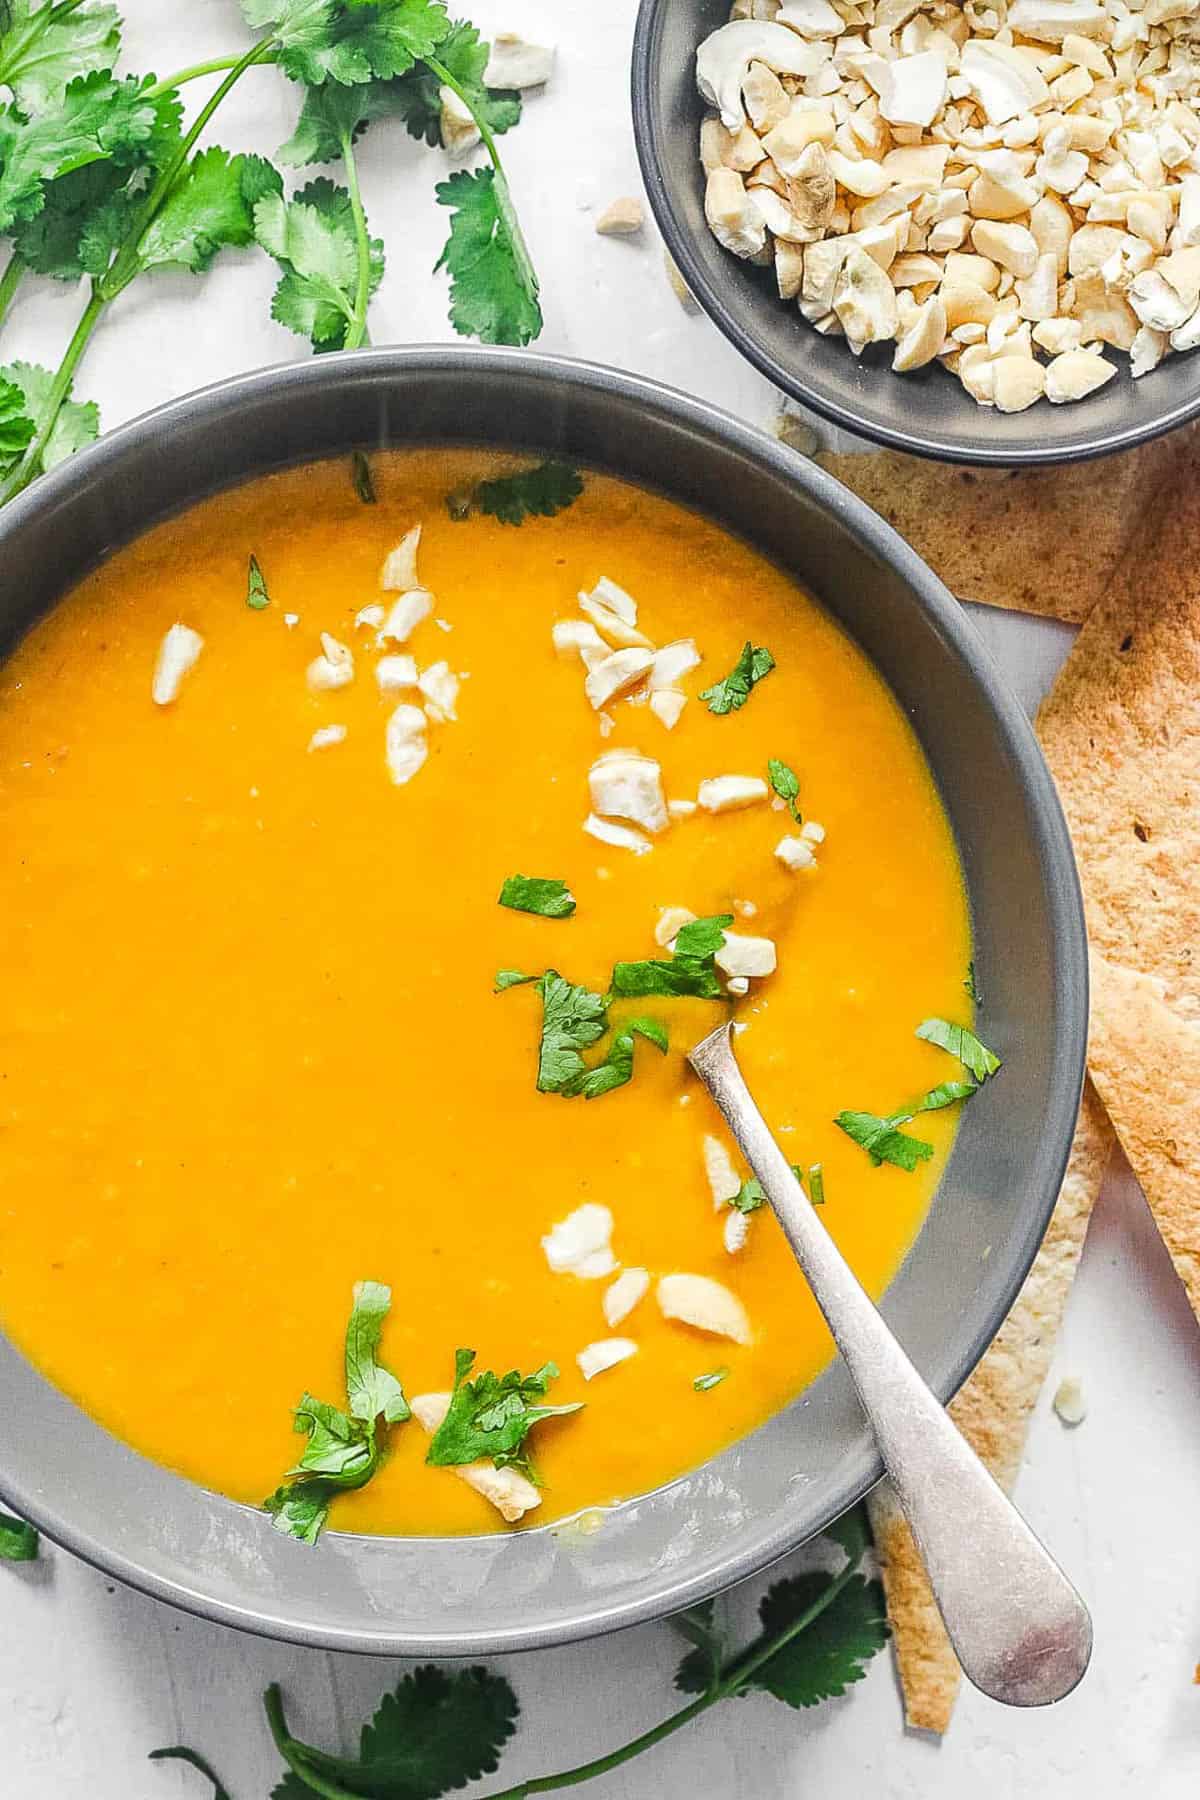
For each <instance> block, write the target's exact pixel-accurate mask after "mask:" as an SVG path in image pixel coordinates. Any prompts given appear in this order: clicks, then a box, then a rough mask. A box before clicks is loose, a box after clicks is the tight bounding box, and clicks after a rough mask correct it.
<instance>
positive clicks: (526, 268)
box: [431, 63, 542, 344]
mask: <svg viewBox="0 0 1200 1800" xmlns="http://www.w3.org/2000/svg"><path fill="white" fill-rule="evenodd" d="M431 67H433V68H434V69H435V70H436V68H437V64H436V63H432V64H431ZM484 142H485V143H487V134H486V133H485V135H484ZM491 149H492V152H493V156H495V146H494V145H492V146H491ZM434 194H435V196H436V198H437V202H438V205H439V206H446V207H449V208H450V213H451V218H450V236H449V237H448V238H447V240H446V246H445V249H444V250H443V251H442V254H441V255H440V256H439V257H438V260H437V262H436V263H435V264H434V268H435V269H445V270H446V271H447V273H448V274H449V276H450V323H451V324H452V325H453V327H454V329H455V331H457V332H461V333H462V335H463V336H464V337H477V338H478V339H479V340H480V342H481V343H484V344H528V343H530V342H531V341H532V340H533V339H534V338H535V337H537V336H538V334H539V333H540V331H541V329H542V309H541V306H540V305H539V303H538V292H539V287H538V278H537V274H536V272H535V270H534V267H533V263H532V261H531V260H530V256H529V251H528V249H527V248H526V245H525V239H524V237H523V236H522V233H521V227H520V224H519V223H518V221H517V215H516V212H515V211H514V209H513V203H512V196H511V195H510V193H509V189H508V182H507V181H506V180H505V178H504V175H503V173H502V172H501V170H500V167H499V162H498V159H497V161H496V163H495V166H494V167H493V168H490V169H475V170H467V169H459V170H457V171H456V172H455V173H454V174H453V175H451V177H450V179H449V181H441V182H439V183H438V185H437V187H436V188H435V189H434Z"/></svg>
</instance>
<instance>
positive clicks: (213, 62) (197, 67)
mask: <svg viewBox="0 0 1200 1800" xmlns="http://www.w3.org/2000/svg"><path fill="white" fill-rule="evenodd" d="M240 61H241V57H240V56H214V57H211V58H210V59H209V61H208V62H198V63H191V64H190V65H189V66H188V67H187V68H186V69H177V70H176V71H175V73H174V75H166V76H164V77H163V79H162V80H161V81H156V82H155V83H154V86H153V87H150V88H147V89H146V91H145V93H144V94H143V95H142V98H143V99H144V100H159V99H161V98H162V96H163V95H164V94H169V93H170V92H171V90H172V88H178V87H183V85H184V83H185V82H188V81H199V80H200V79H201V77H202V76H205V75H219V74H220V73H221V71H222V69H235V68H236V67H237V65H238V63H239V62H240ZM258 61H259V62H260V63H267V62H274V61H275V55H274V53H272V54H271V56H269V57H266V56H260V57H259V58H258Z"/></svg>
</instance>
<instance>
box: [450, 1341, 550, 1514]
mask: <svg viewBox="0 0 1200 1800" xmlns="http://www.w3.org/2000/svg"><path fill="white" fill-rule="evenodd" d="M474 1366H475V1352H474V1350H456V1351H455V1353H454V1391H453V1393H452V1394H451V1397H450V1408H449V1411H448V1412H447V1414H446V1416H445V1418H444V1419H443V1420H442V1422H441V1424H440V1425H439V1426H438V1428H437V1430H436V1431H435V1432H434V1434H433V1437H432V1439H431V1441H430V1445H429V1450H428V1452H427V1454H426V1457H425V1461H426V1462H427V1463H431V1464H432V1465H433V1466H434V1467H435V1468H456V1467H459V1466H461V1465H462V1464H463V1463H473V1462H480V1461H481V1460H484V1459H488V1460H490V1461H492V1462H494V1463H495V1465H496V1467H497V1468H498V1469H504V1468H515V1469H519V1470H520V1471H521V1473H522V1474H523V1475H524V1476H526V1477H527V1479H528V1480H530V1481H533V1482H535V1483H536V1482H537V1476H536V1474H535V1472H534V1468H533V1464H532V1462H531V1461H530V1456H529V1451H528V1450H527V1448H526V1445H525V1440H526V1438H527V1437H528V1436H529V1433H530V1432H531V1431H532V1430H533V1428H534V1426H535V1425H536V1424H538V1423H539V1421H540V1420H542V1419H557V1418H563V1417H565V1416H566V1414H568V1413H576V1412H581V1411H582V1410H583V1407H582V1402H581V1401H578V1400H575V1401H572V1402H571V1403H570V1404H568V1405H565V1406H546V1405H544V1404H543V1402H544V1400H545V1397H546V1394H547V1393H548V1391H549V1388H550V1383H551V1382H552V1381H556V1380H557V1379H558V1373H559V1371H558V1365H557V1363H552V1362H548V1363H543V1364H542V1366H541V1368H540V1369H535V1370H534V1372H533V1374H532V1375H522V1374H521V1372H520V1370H519V1369H510V1370H509V1371H508V1373H507V1375H494V1374H493V1373H492V1371H491V1370H490V1369H485V1370H484V1371H483V1373H482V1374H480V1375H476V1376H475V1378H474V1379H473V1380H472V1379H470V1375H471V1370H472V1368H473V1367H474Z"/></svg>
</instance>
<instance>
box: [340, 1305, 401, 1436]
mask: <svg viewBox="0 0 1200 1800" xmlns="http://www.w3.org/2000/svg"><path fill="white" fill-rule="evenodd" d="M391 1304H392V1290H391V1288H389V1287H385V1286H384V1284H383V1283H382V1282H380V1281H359V1282H356V1283H355V1286H354V1305H353V1308H352V1310H351V1313H350V1323H349V1325H347V1327H346V1397H347V1399H348V1400H349V1402H350V1413H351V1416H352V1417H353V1418H355V1419H361V1420H363V1421H364V1422H365V1423H371V1422H373V1421H374V1420H375V1419H379V1418H383V1419H386V1420H387V1422H388V1424H389V1425H400V1424H402V1423H403V1422H404V1420H405V1419H408V1418H411V1417H412V1411H411V1408H410V1407H409V1404H408V1401H407V1400H406V1399H405V1398H404V1389H403V1388H402V1387H401V1386H400V1383H399V1382H398V1381H397V1380H396V1377H395V1376H394V1375H393V1374H391V1373H390V1371H389V1370H387V1369H385V1368H384V1367H383V1366H382V1364H380V1363H379V1362H377V1361H376V1356H375V1353H376V1351H377V1350H378V1349H379V1339H380V1335H381V1333H382V1331H383V1321H384V1320H385V1319H386V1318H387V1316H388V1311H389V1309H390V1307H391Z"/></svg>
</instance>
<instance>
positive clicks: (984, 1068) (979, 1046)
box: [834, 1019, 1002, 1174]
mask: <svg viewBox="0 0 1200 1800" xmlns="http://www.w3.org/2000/svg"><path fill="white" fill-rule="evenodd" d="M915 1035H916V1036H917V1037H919V1038H922V1039H923V1040H924V1041H925V1042H926V1043H929V1044H936V1045H937V1046H938V1048H939V1049H941V1050H946V1051H948V1052H949V1054H950V1055H951V1056H953V1057H956V1058H957V1059H958V1061H959V1062H961V1063H962V1064H963V1066H964V1068H965V1069H966V1070H967V1071H968V1073H969V1074H970V1076H971V1080H970V1081H941V1082H939V1083H938V1085H937V1086H936V1087H932V1088H930V1089H929V1091H928V1093H926V1094H923V1095H922V1096H921V1098H920V1099H919V1100H914V1101H913V1102H912V1104H911V1105H910V1106H908V1107H906V1108H904V1109H903V1110H902V1111H900V1112H896V1113H892V1114H890V1115H889V1116H888V1117H887V1118H881V1117H880V1116H879V1114H878V1113H872V1112H840V1113H838V1115H837V1117H836V1118H835V1119H834V1124H835V1125H837V1126H839V1127H840V1128H841V1130H842V1131H844V1132H845V1133H846V1136H847V1137H850V1138H853V1140H854V1142H855V1143H856V1144H861V1146H862V1148H863V1149H864V1150H865V1151H866V1153H867V1155H868V1156H869V1157H870V1159H871V1166H872V1168H876V1169H877V1168H878V1167H879V1165H880V1164H881V1163H885V1162H886V1163H891V1164H893V1165H894V1167H896V1168H898V1169H905V1170H907V1171H908V1173H909V1174H911V1173H912V1171H913V1170H914V1169H915V1168H916V1167H917V1165H918V1164H919V1163H922V1162H928V1160H929V1158H930V1157H931V1156H932V1155H933V1145H932V1144H930V1143H928V1142H927V1141H926V1140H925V1139H924V1138H918V1137H913V1136H912V1135H911V1133H909V1132H906V1131H902V1130H901V1126H904V1125H908V1124H910V1123H911V1122H912V1120H913V1119H914V1118H915V1117H916V1115H917V1114H918V1113H926V1112H939V1111H940V1110H941V1109H942V1108H943V1107H945V1106H953V1105H954V1104H955V1103H956V1102H957V1101H959V1100H969V1099H970V1098H971V1096H972V1094H976V1093H978V1091H979V1089H980V1088H981V1087H982V1085H983V1083H984V1082H985V1081H989V1080H990V1079H991V1077H992V1076H993V1075H994V1074H995V1073H996V1072H997V1070H998V1069H1000V1068H1001V1067H1002V1064H1001V1061H1000V1058H999V1057H998V1056H997V1055H996V1054H995V1053H994V1052H993V1051H991V1050H989V1049H988V1047H987V1045H986V1044H983V1043H981V1042H980V1040H979V1039H978V1038H977V1037H976V1036H975V1033H974V1032H973V1031H971V1030H969V1029H968V1027H967V1026H965V1025H952V1024H950V1022H949V1021H948V1020H946V1019H925V1020H923V1021H922V1023H921V1024H920V1025H918V1026H917V1029H916V1034H915Z"/></svg>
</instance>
